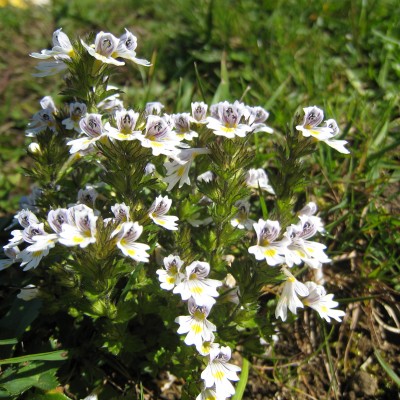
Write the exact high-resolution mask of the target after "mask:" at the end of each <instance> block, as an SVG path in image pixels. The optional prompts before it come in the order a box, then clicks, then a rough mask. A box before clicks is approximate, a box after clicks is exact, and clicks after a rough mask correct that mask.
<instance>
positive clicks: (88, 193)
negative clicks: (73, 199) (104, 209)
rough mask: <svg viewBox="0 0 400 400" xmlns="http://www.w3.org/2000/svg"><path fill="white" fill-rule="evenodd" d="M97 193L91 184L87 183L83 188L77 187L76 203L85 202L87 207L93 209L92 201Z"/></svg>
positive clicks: (94, 200)
mask: <svg viewBox="0 0 400 400" xmlns="http://www.w3.org/2000/svg"><path fill="white" fill-rule="evenodd" d="M98 195H99V193H98V192H97V190H96V189H95V188H94V187H93V186H90V185H87V186H86V188H85V189H79V191H78V203H82V204H86V205H87V206H88V207H91V208H93V209H94V203H95V202H96V199H97V196H98Z"/></svg>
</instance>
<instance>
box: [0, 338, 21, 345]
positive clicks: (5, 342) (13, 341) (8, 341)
mask: <svg viewBox="0 0 400 400" xmlns="http://www.w3.org/2000/svg"><path fill="white" fill-rule="evenodd" d="M17 343H18V340H17V339H3V340H0V346H7V345H10V344H17Z"/></svg>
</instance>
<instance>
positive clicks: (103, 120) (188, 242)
mask: <svg viewBox="0 0 400 400" xmlns="http://www.w3.org/2000/svg"><path fill="white" fill-rule="evenodd" d="M93 39H94V40H93V43H91V40H90V39H85V40H80V41H77V42H76V43H72V42H71V41H70V39H69V38H68V36H67V35H66V34H65V33H63V32H62V30H61V29H58V30H57V31H55V32H54V34H53V47H52V48H51V49H49V50H42V51H41V52H40V53H32V54H31V56H32V57H34V58H37V59H40V60H43V61H41V62H40V63H39V65H38V67H37V68H38V71H39V72H38V73H37V74H36V75H37V76H46V75H52V74H55V73H57V72H60V71H63V72H65V73H66V74H69V75H66V76H67V79H66V82H67V85H70V86H72V87H70V88H69V89H71V90H70V92H68V90H67V91H66V92H65V93H67V94H66V95H65V98H66V99H67V100H66V104H64V105H60V104H58V105H57V106H56V102H54V101H53V99H52V98H51V97H50V96H46V97H44V98H43V99H42V100H41V101H40V107H41V109H40V110H39V111H38V112H37V113H35V114H34V115H33V117H32V118H31V120H30V122H29V124H28V127H27V129H26V134H27V136H28V137H30V138H32V140H33V141H32V143H31V144H30V145H29V154H30V155H31V156H32V157H33V158H34V161H35V162H36V164H35V168H33V172H32V176H34V177H36V178H37V181H38V183H39V184H40V185H41V188H42V189H40V188H37V187H36V188H35V189H34V192H33V194H32V195H31V196H29V197H27V198H26V199H25V200H24V201H23V202H22V204H23V205H22V204H21V207H22V208H23V209H22V210H21V211H20V212H19V213H18V214H17V215H16V216H15V222H14V223H13V224H12V226H13V227H15V226H17V225H19V229H14V230H12V231H11V236H12V237H11V239H10V240H9V242H8V244H7V245H6V246H4V254H5V256H6V258H4V259H2V260H0V271H1V270H4V269H6V268H9V267H10V266H11V265H13V264H19V265H20V267H21V268H22V269H23V270H24V271H28V270H33V269H36V268H37V267H38V266H39V264H40V263H42V260H43V259H44V258H45V257H47V256H48V255H49V254H50V252H52V253H51V254H54V255H55V257H54V258H55V259H57V263H58V265H59V266H60V269H62V268H66V269H68V272H70V271H71V270H73V271H74V273H76V274H77V275H79V274H81V273H82V271H84V272H85V273H86V269H89V266H87V264H90V259H91V258H93V259H94V261H93V264H96V262H97V261H99V260H101V261H102V262H103V264H104V265H105V266H106V267H105V268H104V270H105V269H107V268H108V269H109V270H110V271H111V272H110V273H109V274H108V275H107V274H106V273H105V274H104V276H103V275H102V276H99V277H97V275H96V276H95V278H96V280H97V278H98V281H101V280H102V279H103V280H104V282H100V283H101V284H99V285H98V287H99V288H100V289H98V287H97V286H96V287H95V288H91V290H93V293H92V292H90V294H89V295H87V298H88V299H89V300H88V302H89V303H90V304H92V303H93V304H95V305H94V306H93V307H94V308H95V309H96V310H95V312H93V314H94V315H96V316H98V315H102V316H109V314H107V312H104V313H103V314H101V313H97V312H98V309H100V308H102V307H99V306H98V304H99V303H100V304H103V303H102V301H103V300H104V299H106V300H104V302H108V303H107V306H110V308H112V309H116V310H117V311H116V313H115V315H117V316H118V318H120V319H121V320H123V319H124V318H125V316H126V315H127V314H129V311H126V310H127V309H128V310H129V307H130V306H131V305H132V304H134V306H136V305H137V304H139V303H140V302H139V301H136V300H138V298H139V297H138V295H137V292H138V291H137V290H136V291H135V290H131V289H132V287H133V286H132V285H134V283H133V282H136V281H135V279H138V280H139V278H140V279H142V278H143V279H142V280H141V281H140V284H141V285H144V286H145V285H148V286H147V290H150V289H149V288H151V290H152V291H154V283H152V284H149V283H148V282H152V281H154V279H155V277H156V276H158V280H159V282H160V287H161V288H162V289H164V290H166V291H170V292H172V293H174V294H178V295H180V299H181V300H182V301H183V302H185V304H186V305H187V312H185V315H180V316H177V317H176V318H175V316H176V315H175V314H174V315H173V318H175V322H176V323H177V324H178V325H179V328H178V329H177V332H178V334H181V335H185V336H184V338H183V343H184V344H185V345H187V346H192V345H194V346H195V348H196V350H197V352H198V354H199V355H200V356H202V357H203V358H202V360H204V369H203V371H202V373H201V379H202V384H203V390H202V391H201V393H200V394H199V395H198V396H197V400H202V399H203V400H205V399H217V400H220V399H221V400H222V399H226V398H229V397H231V396H232V395H233V394H234V393H235V389H234V386H233V384H232V382H234V381H237V380H238V379H239V378H238V376H237V373H238V372H239V371H240V368H239V367H238V366H236V365H234V364H232V363H230V362H229V361H230V359H231V352H232V350H231V348H230V347H228V346H223V345H222V344H220V343H217V342H216V340H217V338H218V336H220V338H219V339H222V342H223V340H224V337H223V335H222V332H221V330H220V331H219V335H218V332H217V326H216V325H215V324H213V323H212V322H211V321H210V320H209V319H208V318H209V316H210V314H211V312H212V310H213V307H218V308H215V309H214V316H216V317H218V316H219V314H217V312H219V310H220V309H223V307H225V306H226V305H227V309H228V308H229V307H231V308H230V311H232V320H230V321H229V322H230V323H231V325H232V326H234V325H235V324H236V327H238V326H240V322H239V318H238V321H236V320H235V313H236V312H237V311H238V310H240V311H244V313H246V311H247V310H246V307H248V306H250V307H252V309H256V305H257V301H258V293H251V295H249V294H248V293H249V292H251V291H252V290H253V291H254V288H255V287H257V286H259V283H260V282H259V281H257V279H259V278H258V272H259V271H260V269H262V268H268V267H266V265H265V264H267V265H268V266H271V267H275V266H279V267H280V269H281V271H282V276H281V277H282V290H281V295H280V297H279V299H278V300H277V305H276V309H275V316H276V318H277V319H279V318H280V319H281V320H283V321H285V320H286V319H287V314H288V313H287V310H288V309H289V310H290V311H291V312H292V313H293V314H296V312H297V309H298V308H304V307H305V306H307V307H309V308H311V309H313V310H315V311H316V312H317V313H318V314H319V316H320V317H321V318H324V319H325V320H326V321H327V322H330V321H331V318H332V319H335V320H337V321H341V317H343V315H344V312H343V311H341V310H337V309H336V307H337V306H338V303H337V302H336V301H334V300H333V294H327V292H326V290H325V288H324V287H323V286H322V285H321V283H322V282H321V280H317V282H312V281H308V280H307V281H306V282H305V283H302V282H300V281H299V280H297V278H298V277H299V276H300V274H303V273H305V274H307V275H311V276H312V275H316V274H319V276H321V274H322V266H323V265H324V264H327V263H329V262H330V261H331V260H330V258H329V257H328V255H327V254H326V252H325V251H326V246H325V245H324V244H322V243H319V242H317V241H314V236H316V235H317V234H318V233H324V228H323V223H322V221H321V219H320V218H319V217H318V216H316V213H317V206H316V204H315V203H313V202H310V203H308V204H307V205H306V206H305V207H304V208H303V209H302V210H300V211H299V212H298V213H297V215H295V214H294V213H293V212H292V210H291V209H290V210H286V218H281V216H280V214H279V211H281V210H280V207H281V208H282V207H283V206H282V204H284V205H285V204H287V208H289V207H290V204H294V201H293V200H294V199H285V201H286V200H290V201H287V202H284V201H282V203H279V201H280V200H281V199H280V198H279V194H280V193H283V189H287V188H286V187H284V185H285V184H286V183H285V182H279V181H278V179H277V175H276V174H275V175H274V170H276V169H279V167H280V165H279V161H275V160H274V161H271V163H275V162H276V164H277V165H274V168H273V169H271V170H267V171H266V170H265V169H264V168H266V167H267V166H266V165H257V166H255V167H262V168H251V167H253V166H254V165H252V162H253V160H254V157H253V155H254V153H253V147H254V146H253V144H252V142H251V140H252V135H254V134H255V133H260V134H263V135H260V137H263V140H273V139H274V136H273V135H270V134H272V133H274V130H273V129H272V128H270V127H269V126H268V125H267V124H266V121H267V119H268V117H269V113H268V111H266V110H265V109H264V108H262V107H259V106H255V107H252V106H248V105H246V104H244V103H242V102H241V101H234V102H228V101H222V102H218V103H216V104H210V105H209V104H206V103H205V102H200V101H193V102H192V103H191V107H190V110H189V111H188V110H184V111H183V112H175V113H174V114H168V113H167V112H165V110H166V107H164V105H163V104H161V103H160V102H158V101H153V102H149V103H146V104H145V105H144V106H143V107H142V108H140V107H134V108H133V107H131V106H129V105H125V104H124V103H123V101H122V100H121V98H120V92H119V91H118V90H117V89H116V88H113V87H111V86H109V85H108V80H109V74H111V72H112V68H109V67H110V66H112V67H114V66H121V65H123V64H124V60H129V61H132V62H134V63H136V64H139V65H142V66H149V65H150V63H149V62H148V61H146V60H142V59H139V58H137V57H136V47H137V38H136V37H135V36H134V35H133V34H132V33H131V32H130V31H129V30H127V29H126V30H125V33H123V34H122V35H121V36H120V37H119V38H117V37H115V36H114V35H113V34H111V33H105V32H100V33H98V34H97V35H96V36H95V37H93ZM82 63H83V64H85V63H86V64H87V66H88V68H87V70H88V73H89V74H90V79H89V78H87V79H85V76H84V72H85V71H78V70H77V68H79V66H80V68H81V67H82ZM86 64H85V68H82V69H83V70H86ZM74 73H75V75H76V76H75V77H74ZM77 76H79V77H78V78H77ZM80 78H81V79H82V82H81V81H80ZM94 78H96V79H94ZM74 79H75V80H74ZM74 82H75V83H74ZM81 83H82V87H83V89H82V88H81V87H80V85H81ZM74 84H75V85H77V86H79V87H74ZM67 89H68V88H67ZM84 90H87V92H88V93H83V92H84ZM71 93H72V94H71ZM78 94H79V95H78ZM304 113H305V116H304V121H303V123H302V124H301V125H298V126H297V127H296V130H297V131H299V132H301V134H302V136H303V137H304V138H306V139H304V138H303V137H301V142H302V145H304V148H306V147H307V146H309V148H310V147H311V145H312V144H313V142H314V141H315V140H314V139H316V140H319V141H322V142H324V143H326V144H327V145H329V146H330V147H332V148H334V149H336V150H338V151H339V152H341V153H345V154H347V153H349V151H348V150H347V149H346V148H345V144H346V143H347V142H346V141H344V140H337V139H335V138H336V136H337V135H338V134H339V128H338V125H337V123H336V121H335V120H333V119H328V120H326V121H325V126H321V123H322V122H323V119H324V114H323V111H322V110H320V109H319V108H318V107H316V106H314V107H306V108H304ZM296 130H294V129H293V131H294V133H293V135H294V134H295V135H297V136H298V137H300V134H299V133H297V132H296ZM307 138H311V139H313V140H309V139H307ZM307 149H308V148H307ZM307 151H308V150H307ZM285 152H286V153H287V152H290V149H289V148H288V149H285ZM286 153H285V155H284V156H282V157H281V158H280V159H281V160H285V159H286V158H285V157H286ZM304 154H309V153H304ZM300 157H302V156H299V157H298V158H300ZM257 162H258V163H259V161H258V160H257ZM282 162H283V161H282ZM267 172H268V175H269V177H268V175H267ZM35 174H36V175H35ZM85 174H87V177H86V176H83V177H82V175H85ZM95 177H96V178H95ZM97 177H98V181H96V182H93V180H92V179H97ZM301 178H302V177H301V176H299V177H297V181H296V180H291V181H290V182H291V184H292V182H294V183H296V182H300V181H301ZM295 181H296V182H295ZM89 182H92V183H93V185H89V184H88V183H89ZM85 185H86V186H85ZM72 187H74V188H75V189H76V191H78V190H79V192H78V196H77V198H76V197H75V193H76V191H72V190H71V188H72ZM282 187H283V189H282ZM99 188H101V189H99ZM97 189H98V190H99V192H97ZM166 192H167V193H168V195H166V194H165V193H166ZM287 192H288V190H287ZM71 193H73V194H71ZM288 197H289V196H288ZM266 203H267V204H268V208H269V209H268V210H267V205H266ZM258 204H260V205H261V207H262V211H263V215H264V218H260V212H259V210H258ZM270 207H271V208H270ZM171 209H172V210H171ZM277 210H278V211H277ZM174 214H175V215H174ZM267 215H268V216H269V218H271V219H268V217H267ZM287 216H289V217H287ZM205 225H208V228H210V229H203V227H204V226H205ZM254 232H255V234H254ZM249 240H253V242H252V243H249ZM251 244H253V245H251ZM52 249H54V250H52ZM160 249H162V250H160ZM246 249H247V250H246ZM164 250H165V254H170V255H169V256H168V257H163V260H162V263H163V267H162V268H159V269H158V270H157V271H156V275H154V276H150V274H151V271H154V269H152V266H153V265H154V263H155V262H156V260H158V261H159V264H161V261H160V259H159V258H157V255H158V254H160V253H158V252H159V251H164ZM243 250H244V251H243ZM177 254H179V255H180V256H178V255H177ZM181 257H182V259H181ZM82 260H84V261H82ZM200 260H201V261H200ZM52 262H53V260H52V257H48V258H47V259H46V260H44V261H43V263H44V264H46V263H47V265H48V266H49V267H50V268H51V263H52ZM128 263H129V264H130V266H132V265H134V267H135V268H136V271H135V274H133V273H132V268H129V267H128V266H127V265H126V264H128ZM141 263H147V266H148V268H142V267H144V265H143V264H141ZM70 264H71V265H70ZM80 264H82V265H80ZM226 265H229V268H231V270H230V272H232V274H230V273H228V271H226V270H225V269H226ZM300 265H304V266H305V268H302V269H301V270H300V271H299V272H298V271H297V270H296V269H297V267H298V266H300ZM211 266H212V270H213V271H212V273H213V274H215V276H219V277H220V276H226V278H225V279H224V281H220V280H216V279H211V278H210V277H209V275H210V273H211ZM238 266H240V267H238ZM242 266H243V268H242ZM95 267H97V265H96V266H95ZM306 267H309V268H306ZM245 268H249V270H251V271H250V272H251V273H248V274H247V272H243V271H245ZM115 269H118V271H117V272H115ZM93 270H94V271H95V274H97V272H98V270H97V269H96V268H93ZM305 270H307V272H305ZM40 271H41V269H40V268H37V270H36V271H33V272H32V275H34V274H35V273H39V272H40ZM136 272H137V274H136ZM130 273H131V275H129V274H130ZM141 273H142V274H143V276H140V277H139V275H140V274H141ZM245 274H246V275H247V276H244V275H245ZM88 275H90V274H88ZM99 275H100V274H99ZM82 276H83V273H82ZM93 276H94V275H93ZM260 276H261V274H260ZM241 278H242V279H241ZM89 279H90V278H89ZM235 279H236V280H235ZM261 279H265V278H261ZM307 279H308V278H307ZM311 279H314V278H311ZM246 280H247V281H248V282H247V283H248V285H247V283H246V282H244V281H246ZM251 280H253V281H251ZM314 280H315V279H314ZM60 281H61V280H60ZM232 281H233V282H235V283H232ZM236 281H237V286H236ZM270 283H271V282H265V281H263V282H261V284H262V285H268V284H270ZM96 284H97V281H96ZM24 285H25V283H24ZM124 285H126V286H124ZM242 285H243V286H242ZM245 285H247V286H245ZM21 286H22V285H21ZM94 286H95V285H94ZM224 286H225V287H227V288H228V290H227V291H226V292H225V293H223V298H224V300H227V301H226V303H225V304H221V303H222V302H220V304H217V299H218V298H219V296H220V293H219V291H221V288H223V287H224ZM123 287H124V289H121V288H123ZM139 287H141V286H139ZM110 288H112V289H110ZM242 288H244V289H246V290H242ZM249 288H250V289H249ZM96 290H97V292H96ZM107 290H108V292H107ZM111 290H113V292H112V293H111ZM105 292H107V293H106V296H104V293H105ZM159 292H161V291H159ZM41 293H44V291H42V290H41V287H40V285H38V287H36V286H29V285H28V286H24V287H23V288H22V289H21V293H20V297H21V298H24V299H27V300H29V299H30V298H32V296H34V295H39V296H40V295H41ZM127 293H129V296H131V297H130V298H134V301H132V304H130V303H129V301H125V297H124V296H125V295H126V296H128V295H127ZM241 293H242V294H243V298H244V297H245V294H246V295H247V300H243V298H242V297H241ZM111 294H112V295H111ZM158 294H159V297H160V298H161V297H162V295H161V294H160V293H158ZM96 296H97V298H96ZM135 296H136V297H137V298H135ZM252 296H253V297H252ZM99 297H101V298H100V299H99ZM154 297H157V293H156V294H154V293H152V294H151V296H148V299H149V302H150V303H151V301H152V299H153V298H154ZM110 299H113V300H110ZM114 299H121V300H115V304H114V303H112V301H114ZM248 299H250V300H248ZM163 300H165V299H163ZM247 301H248V303H247ZM252 301H253V304H252V303H251V302H252ZM75 303H77V302H76V301H75ZM75 303H74V304H75ZM128 303H129V304H128ZM154 303H155V304H156V306H154V307H157V310H158V307H159V303H157V302H154ZM121 304H122V305H121ZM232 304H234V306H233V305H232ZM119 306H120V307H121V308H120V309H118V307H119ZM134 306H132V307H134ZM150 306H151V305H150ZM150 306H149V307H150ZM77 307H78V306H77ZM138 307H139V306H138ZM220 307H221V308H220ZM233 307H235V308H234V309H233ZM103 308H104V309H107V307H103ZM89 311H90V310H89ZM136 311H137V312H138V313H139V312H140V310H137V309H135V312H136ZM153 311H154V309H153ZM83 312H85V313H87V314H88V315H91V314H90V312H88V311H87V308H85V309H84V311H83ZM96 313H97V314H96ZM110 314H111V313H110ZM128 321H129V319H126V320H124V321H123V323H121V324H118V325H120V327H121V329H124V328H123V327H122V326H124V327H126V329H127V330H126V331H125V334H127V335H129V334H130V332H129V329H130V328H129V329H128V327H129V324H128V323H127V322H128ZM170 321H173V319H171V320H170ZM253 322H254V321H253ZM271 323H275V324H278V322H277V321H275V322H271ZM254 324H256V322H254ZM105 325H107V324H105ZM174 326H175V325H174ZM118 329H119V328H118ZM257 329H260V327H258V328H257ZM238 332H239V330H238ZM258 333H259V332H258V331H257V332H256V333H255V334H258ZM238 334H239V333H238ZM104 336H106V335H104ZM110 336H112V335H110ZM114 336H118V337H123V336H124V334H120V332H118V335H114ZM132 337H133V338H135V335H132ZM132 340H134V339H132ZM218 341H219V340H218ZM110 343H111V340H110V342H107V344H105V346H107V345H109V346H111V344H110ZM116 347H118V346H116ZM116 347H115V348H116ZM121 347H123V346H120V347H119V348H121ZM115 348H113V351H116V350H115ZM119 348H118V349H119ZM128 358H129V357H128ZM199 358H201V357H199ZM198 391H200V388H198Z"/></svg>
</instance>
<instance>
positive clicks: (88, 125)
mask: <svg viewBox="0 0 400 400" xmlns="http://www.w3.org/2000/svg"><path fill="white" fill-rule="evenodd" d="M79 126H80V128H81V130H82V131H83V132H84V133H85V134H86V135H87V136H89V138H87V137H83V138H79V139H74V140H71V141H69V142H67V145H68V146H71V149H70V150H69V152H70V153H71V154H73V153H76V152H78V151H81V150H86V149H88V148H89V146H91V145H93V144H94V143H95V142H97V140H99V139H101V138H102V137H103V136H104V135H105V131H104V127H103V124H102V122H101V114H86V116H85V117H84V118H82V119H81V120H80V122H79Z"/></svg>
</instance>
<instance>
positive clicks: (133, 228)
mask: <svg viewBox="0 0 400 400" xmlns="http://www.w3.org/2000/svg"><path fill="white" fill-rule="evenodd" d="M142 232H143V227H142V226H141V225H139V224H138V223H137V222H124V223H123V224H122V227H120V228H117V229H116V230H115V231H114V232H113V233H112V234H111V238H113V237H115V238H116V241H117V246H118V248H119V249H120V250H121V251H122V253H124V255H125V256H128V257H131V258H132V259H134V260H135V261H137V262H148V261H149V257H150V256H149V255H148V254H147V253H146V251H147V250H149V249H150V246H148V245H147V244H144V243H137V242H136V240H137V239H138V238H139V236H140V235H141V234H142Z"/></svg>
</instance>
